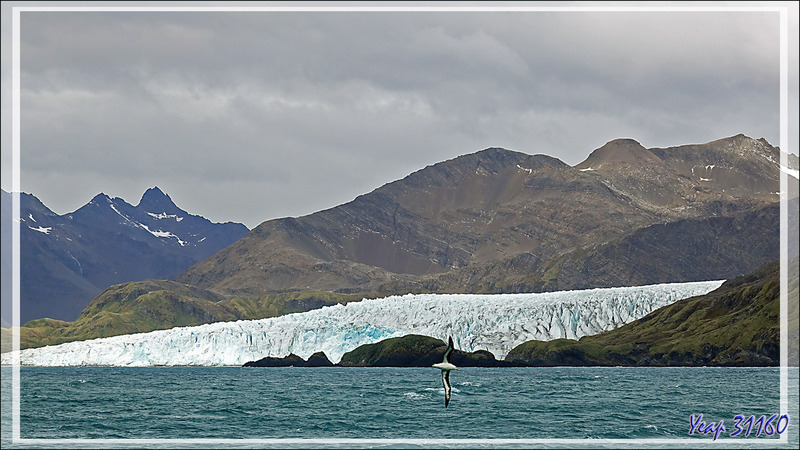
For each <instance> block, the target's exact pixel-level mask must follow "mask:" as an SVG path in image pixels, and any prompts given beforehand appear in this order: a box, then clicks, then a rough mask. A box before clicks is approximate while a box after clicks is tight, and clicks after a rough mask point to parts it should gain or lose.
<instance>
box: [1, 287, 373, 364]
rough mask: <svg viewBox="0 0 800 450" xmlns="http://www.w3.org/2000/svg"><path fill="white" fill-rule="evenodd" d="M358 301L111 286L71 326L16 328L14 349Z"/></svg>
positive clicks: (7, 339)
mask: <svg viewBox="0 0 800 450" xmlns="http://www.w3.org/2000/svg"><path fill="white" fill-rule="evenodd" d="M361 298H362V296H358V295H350V294H335V293H331V292H319V291H298V292H288V293H282V294H270V295H265V296H263V297H261V298H257V299H255V298H247V297H234V298H231V299H227V298H225V297H223V296H221V295H219V294H216V293H214V292H211V291H208V290H205V289H199V288H196V287H193V286H189V285H185V284H181V283H176V282H173V281H164V280H145V281H138V282H132V283H125V284H120V285H115V286H111V287H110V288H108V289H106V290H105V291H104V292H103V293H102V294H100V295H99V296H97V297H96V298H95V299H94V300H92V302H91V303H90V304H89V306H87V307H86V309H84V310H83V312H82V313H81V315H80V317H79V318H78V319H77V320H76V321H74V322H65V321H61V320H54V319H47V318H45V319H37V320H32V321H30V322H28V323H26V324H24V325H23V326H22V327H20V348H32V347H42V346H45V345H55V344H61V343H64V342H70V341H81V340H87V339H95V338H102V337H110V336H117V335H121V334H131V333H144V332H148V331H154V330H164V329H169V328H173V327H180V326H193V325H202V324H205V323H213V322H222V321H232V320H250V319H264V318H268V317H276V316H281V315H284V314H291V313H296V312H304V311H309V310H311V309H317V308H321V307H323V306H328V305H335V304H338V303H347V302H349V301H357V300H361ZM2 332H3V334H2V349H3V351H8V350H10V349H11V330H10V329H8V328H3V330H2Z"/></svg>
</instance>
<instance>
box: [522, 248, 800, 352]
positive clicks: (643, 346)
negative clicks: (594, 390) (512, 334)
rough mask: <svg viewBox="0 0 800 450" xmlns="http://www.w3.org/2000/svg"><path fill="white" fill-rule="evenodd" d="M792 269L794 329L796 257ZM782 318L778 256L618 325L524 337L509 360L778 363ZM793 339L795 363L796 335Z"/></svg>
mask: <svg viewBox="0 0 800 450" xmlns="http://www.w3.org/2000/svg"><path fill="white" fill-rule="evenodd" d="M789 274H790V283H789V286H788V289H789V298H790V299H793V300H790V302H789V303H790V304H793V306H792V308H794V311H795V314H794V316H793V318H792V319H791V321H792V322H794V323H793V326H794V329H796V327H797V314H796V311H797V295H798V288H797V286H798V284H797V258H794V259H793V260H792V262H791V264H790V267H789ZM779 318H780V265H779V263H778V262H774V263H769V264H766V265H764V266H762V267H761V268H759V269H758V270H756V271H755V272H753V273H751V274H749V275H746V276H740V277H737V278H734V279H732V280H729V281H727V282H725V283H724V284H723V285H722V286H721V287H720V288H719V289H717V290H715V291H713V292H711V293H709V294H707V295H704V296H699V297H692V298H689V299H684V300H680V301H678V302H676V303H674V304H672V305H669V306H666V307H663V308H660V309H658V310H657V311H654V312H652V313H651V314H648V315H647V316H645V317H643V318H641V319H639V320H637V321H635V322H632V323H630V324H627V325H624V326H622V327H620V328H617V329H615V330H611V331H608V332H605V333H601V334H597V335H594V336H585V337H583V338H581V339H580V340H579V341H576V340H571V339H557V340H553V341H547V342H543V341H528V342H525V343H523V344H521V345H519V346H517V347H516V348H514V349H513V350H511V352H510V353H509V354H508V356H506V360H507V361H512V362H517V363H520V364H526V365H535V366H587V365H614V366H616V365H632V366H694V365H708V366H714V365H719V366H773V365H779V364H780V320H779ZM790 327H791V325H790ZM791 347H793V350H792V349H790V354H791V355H793V356H792V358H793V359H794V364H796V363H797V339H796V336H795V338H794V339H793V342H792V344H791Z"/></svg>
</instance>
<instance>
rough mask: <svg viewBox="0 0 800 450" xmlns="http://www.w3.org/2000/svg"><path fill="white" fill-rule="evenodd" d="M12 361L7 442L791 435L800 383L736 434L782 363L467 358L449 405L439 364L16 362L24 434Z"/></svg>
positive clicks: (774, 396)
mask: <svg viewBox="0 0 800 450" xmlns="http://www.w3.org/2000/svg"><path fill="white" fill-rule="evenodd" d="M11 370H12V369H11V368H9V367H3V368H2V377H3V378H2V388H3V408H2V409H3V412H2V415H3V439H2V440H3V442H2V447H3V448H12V447H37V446H38V447H47V448H53V447H60V448H66V447H70V446H74V447H86V446H91V445H92V444H97V446H99V447H102V448H111V447H125V446H133V447H136V448H142V447H161V448H174V447H180V448H184V447H186V446H194V447H202V446H205V445H208V446H210V447H213V448H219V447H230V446H234V447H242V448H244V447H270V446H272V447H290V446H300V447H302V446H304V445H308V446H311V447H313V448H320V447H325V446H328V447H345V448H353V447H358V446H362V447H363V446H366V447H392V448H403V447H414V446H421V447H425V448H428V447H430V444H432V443H435V444H437V445H436V446H437V447H459V446H464V447H467V448H475V447H504V446H505V447H529V446H531V445H532V444H537V446H542V445H544V446H548V443H551V445H552V446H555V447H564V446H575V447H581V446H588V447H598V446H606V447H615V448H616V447H620V446H625V445H624V444H625V443H627V442H628V441H630V443H631V444H632V445H633V446H635V447H641V446H646V445H648V444H651V443H652V444H654V445H656V446H657V447H659V448H665V447H681V446H685V447H696V446H698V445H711V444H714V438H713V432H710V431H709V432H708V433H701V432H700V431H699V430H698V431H696V432H695V433H694V434H693V435H690V434H689V431H690V429H691V428H692V427H691V416H692V415H694V417H695V418H697V417H698V416H699V415H700V414H702V415H703V418H702V422H705V423H706V427H705V428H706V429H707V428H708V427H707V425H708V424H709V423H710V422H714V423H719V422H720V421H722V422H723V425H724V427H725V429H726V431H724V432H721V433H720V434H719V440H724V441H723V442H719V441H717V442H716V444H719V445H722V446H724V447H731V446H741V447H753V448H765V446H766V447H768V448H773V447H781V446H786V447H787V448H794V447H795V446H796V444H797V422H796V421H797V420H798V417H797V415H796V414H797V413H796V411H797V404H798V401H797V389H796V388H795V389H793V393H792V395H791V397H790V405H793V406H791V407H790V411H789V423H788V426H786V421H785V420H784V421H782V422H781V423H777V421H775V422H773V425H777V426H779V427H785V430H783V432H782V434H781V435H778V434H777V433H775V434H773V436H767V435H766V433H764V432H762V433H761V436H758V437H756V436H755V434H756V431H755V428H753V429H752V431H751V433H750V435H749V436H744V432H742V433H741V435H740V436H737V437H730V434H731V432H733V431H734V430H735V428H734V422H735V416H737V415H742V416H745V417H749V416H751V415H753V416H755V418H756V419H758V418H759V417H760V416H762V415H764V416H766V417H767V418H769V417H770V416H772V415H773V414H776V413H779V412H780V411H779V398H780V397H779V389H778V388H779V369H778V368H711V367H708V368H706V367H696V368H623V367H603V368H586V367H579V368H573V367H555V368H464V369H462V370H461V371H457V372H453V373H452V374H451V382H452V385H453V395H452V399H451V402H450V405H449V407H448V408H445V407H444V393H443V389H442V386H441V378H440V375H439V371H437V370H436V369H433V368H338V367H330V368H299V367H297V368H295V367H287V368H242V367H149V368H118V367H22V368H20V423H19V429H20V438H22V441H19V442H11V441H10V439H11V437H10V432H11V426H10V423H11V420H12V416H11V410H12V408H11V399H10V397H11V396H10V395H9V393H10V392H11V378H12V376H11V375H12V372H11ZM797 380H798V378H797V369H796V368H793V369H790V371H789V384H790V385H792V386H795V387H796V385H797V382H798V381H797ZM746 428H747V426H746V425H744V429H745V430H746ZM779 436H789V438H788V441H787V440H786V438H784V441H780V440H779V439H778V438H779ZM143 439H144V441H142V440H143ZM84 440H89V441H84ZM205 440H210V441H208V442H205ZM284 440H285V441H284ZM354 440H367V441H363V442H362V441H354ZM420 440H422V441H420ZM425 440H435V441H431V442H426V441H425ZM440 440H444V441H440ZM469 440H475V441H472V442H470V441H469ZM520 440H525V441H520ZM539 440H541V441H539ZM641 440H646V441H641ZM673 444H674V445H673Z"/></svg>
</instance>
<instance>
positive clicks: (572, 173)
mask: <svg viewBox="0 0 800 450" xmlns="http://www.w3.org/2000/svg"><path fill="white" fill-rule="evenodd" d="M776 155H777V156H779V149H777V148H776V147H772V146H770V145H769V144H768V143H767V142H766V141H764V140H755V139H751V138H748V137H746V136H743V135H737V136H733V137H730V138H723V139H719V140H716V141H712V142H710V143H707V144H691V145H686V146H678V147H671V148H668V149H645V148H644V147H643V146H641V144H639V143H638V142H636V141H635V140H632V139H618V140H614V141H610V142H609V143H607V144H606V145H604V146H602V147H600V148H599V149H597V150H595V151H594V152H592V153H591V154H590V156H589V157H588V158H587V159H586V160H585V161H584V162H583V163H580V164H577V165H576V166H574V167H573V166H569V165H567V164H566V163H564V162H562V161H560V160H558V159H557V158H553V157H551V156H547V155H529V154H525V153H521V152H516V151H512V150H506V149H503V148H499V147H491V148H487V149H484V150H481V151H478V152H475V153H471V154H467V155H461V156H459V157H456V158H453V159H450V160H447V161H442V162H439V163H436V164H433V165H429V166H427V167H425V168H423V169H420V170H418V171H415V172H413V173H411V174H409V175H408V176H406V177H404V178H402V179H399V180H395V181H393V182H390V183H386V184H384V185H383V186H381V187H379V188H377V189H375V190H373V191H372V192H370V193H367V194H363V195H360V196H358V197H356V198H355V199H354V200H352V201H350V202H347V203H344V204H341V205H338V206H335V207H332V208H329V209H325V210H322V211H318V212H316V213H313V214H309V215H306V216H302V217H296V218H283V219H275V220H270V221H266V222H263V223H262V224H260V225H259V226H258V227H256V228H255V229H253V230H252V232H251V233H250V234H248V235H247V236H245V237H244V238H243V239H242V240H241V241H239V242H237V243H236V244H235V245H233V246H231V247H228V248H225V249H223V250H222V251H220V252H219V253H217V254H215V255H213V256H212V257H210V258H208V259H206V260H204V261H201V262H200V263H198V264H196V265H194V266H192V267H190V268H189V269H187V270H186V271H185V272H184V273H183V274H181V275H179V276H178V277H177V278H176V280H177V281H180V282H184V283H189V284H197V285H198V286H200V287H203V288H208V289H212V290H218V291H220V292H227V293H229V294H236V295H253V296H259V295H264V294H267V293H274V292H282V291H292V290H302V289H319V290H328V291H334V292H362V293H371V292H377V293H380V294H390V293H396V292H397V289H404V290H406V292H413V291H425V289H426V288H425V285H426V284H427V285H430V286H434V285H435V286H436V288H437V289H442V292H461V291H459V289H460V288H461V287H460V285H459V284H458V283H454V284H449V285H448V284H447V283H446V282H445V281H446V279H448V277H449V275H450V274H452V273H454V272H456V271H463V270H473V269H474V268H480V267H482V266H485V265H487V264H495V263H496V262H498V261H504V260H510V259H512V258H515V257H518V256H520V255H524V254H531V255H535V257H536V258H537V259H538V260H540V261H541V266H540V267H539V268H540V269H544V268H546V267H547V266H548V265H552V264H554V263H555V262H556V261H557V260H558V259H559V258H563V257H564V255H566V254H567V253H570V252H571V251H574V249H576V248H583V249H586V248H590V247H593V246H597V245H601V244H603V243H607V242H610V241H613V240H615V239H619V237H620V236H624V235H626V234H629V233H631V232H634V231H635V230H638V229H640V228H643V227H647V226H652V225H655V224H658V223H669V222H674V221H677V220H683V219H693V218H702V217H712V216H728V215H731V214H736V213H738V212H745V211H754V210H757V209H760V208H763V207H765V206H766V205H769V204H775V203H776V202H777V201H778V196H777V195H776V192H777V191H778V190H779V184H780V183H779V174H780V164H779V162H778V161H776ZM601 160H602V161H603V163H601V164H599V165H598V167H596V168H595V167H591V165H592V164H594V162H596V161H601ZM700 163H704V164H705V165H703V166H702V167H703V171H702V173H701V170H700V169H699V167H700V165H701V164H700ZM706 166H709V167H710V168H709V169H706ZM711 166H713V167H711ZM585 169H586V170H585ZM588 169H592V170H588ZM714 170H716V172H713V171H714ZM693 171H694V172H693ZM709 171H710V172H712V173H720V174H721V175H720V176H719V177H717V178H706V177H707V176H710V175H709ZM738 175H741V176H742V177H741V179H743V180H744V182H743V185H742V186H738V185H736V184H735V183H736V180H737V179H739V177H738ZM714 176H716V175H714ZM794 189H795V191H794V192H796V188H794ZM795 196H796V195H795ZM770 226H771V225H770ZM768 256H769V258H772V256H773V255H768ZM765 258H767V256H765ZM766 260H767V259H759V260H758V261H753V262H752V267H751V266H747V267H745V268H744V270H751V269H753V268H755V265H756V264H758V263H763V262H764V261H766ZM467 268H473V269H467ZM437 278H438V281H437V280H436V279H437ZM442 280H445V281H442ZM669 281H677V280H669ZM566 288H569V286H566Z"/></svg>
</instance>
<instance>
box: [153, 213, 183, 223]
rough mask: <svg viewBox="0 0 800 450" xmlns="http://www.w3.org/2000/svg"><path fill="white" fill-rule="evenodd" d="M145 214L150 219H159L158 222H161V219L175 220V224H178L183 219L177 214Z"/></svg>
mask: <svg viewBox="0 0 800 450" xmlns="http://www.w3.org/2000/svg"><path fill="white" fill-rule="evenodd" d="M147 214H148V215H149V216H150V217H152V218H154V219H159V220H161V219H175V221H176V222H180V221H181V220H183V217H179V216H178V215H177V214H167V213H165V212H162V213H160V214H155V213H151V212H149V211H147Z"/></svg>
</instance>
